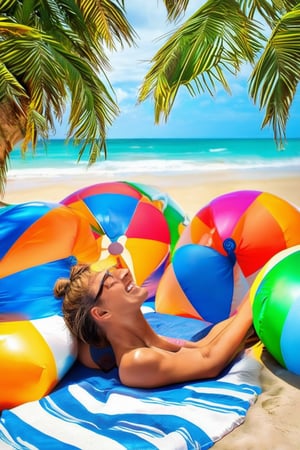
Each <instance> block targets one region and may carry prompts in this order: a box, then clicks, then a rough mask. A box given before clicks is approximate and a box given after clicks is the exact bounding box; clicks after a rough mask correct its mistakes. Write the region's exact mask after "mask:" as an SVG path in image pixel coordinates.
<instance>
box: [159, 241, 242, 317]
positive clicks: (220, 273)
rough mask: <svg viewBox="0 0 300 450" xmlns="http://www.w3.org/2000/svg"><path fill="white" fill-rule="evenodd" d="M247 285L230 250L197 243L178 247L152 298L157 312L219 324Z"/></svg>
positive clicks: (234, 306)
mask: <svg viewBox="0 0 300 450" xmlns="http://www.w3.org/2000/svg"><path fill="white" fill-rule="evenodd" d="M247 290H248V284H247V282H246V280H245V279H244V277H243V276H242V274H241V272H240V269H239V267H238V265H237V264H236V263H235V256H234V253H233V252H232V251H229V252H228V254H227V255H226V256H225V255H222V254H221V253H219V252H218V251H217V250H215V249H213V248H210V247H206V246H203V245H198V244H187V245H184V246H182V247H180V248H178V249H177V250H176V251H175V252H174V255H173V259H172V263H171V264H170V265H169V266H168V267H167V268H166V270H165V272H164V274H163V276H162V278H161V280H160V283H159V285H158V289H157V292H156V297H155V309H156V311H157V312H160V313H165V314H173V315H176V316H184V317H193V318H196V319H202V320H205V321H207V322H211V323H218V322H220V321H221V320H224V319H226V318H227V317H229V316H230V315H232V314H233V313H234V312H235V311H236V307H237V306H238V304H239V303H240V298H243V296H244V295H245V294H246V292H247Z"/></svg>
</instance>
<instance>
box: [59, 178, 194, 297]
mask: <svg viewBox="0 0 300 450" xmlns="http://www.w3.org/2000/svg"><path fill="white" fill-rule="evenodd" d="M62 203H63V204H65V205H68V206H69V207H70V208H72V209H73V210H74V211H76V212H77V213H78V214H80V215H82V216H83V217H85V218H86V219H87V220H88V221H89V223H90V225H91V227H92V230H93V233H94V236H95V239H96V241H97V244H98V250H99V258H98V261H99V265H98V267H105V266H109V265H117V266H119V267H128V268H129V269H130V270H131V272H132V274H133V276H134V279H135V282H136V283H137V284H138V285H141V286H142V285H143V286H145V287H146V288H147V289H148V298H153V296H154V295H155V292H156V289H157V284H158V281H159V280H160V278H161V276H162V274H163V272H164V270H165V267H166V266H167V265H168V263H169V261H170V257H171V251H172V248H173V247H174V246H175V244H176V242H177V241H178V238H179V236H180V234H181V231H182V229H183V228H184V227H185V221H186V217H185V215H184V214H183V213H182V212H181V210H180V208H179V207H177V205H176V204H175V202H173V201H172V200H171V199H170V197H169V196H167V195H166V194H162V193H160V192H159V191H158V190H156V189H155V188H151V187H149V186H146V185H143V184H134V183H127V182H124V181H120V182H107V183H98V184H95V185H92V186H88V187H85V188H83V189H80V190H79V191H76V192H74V193H73V194H71V195H70V196H68V197H67V198H65V199H64V200H62Z"/></svg>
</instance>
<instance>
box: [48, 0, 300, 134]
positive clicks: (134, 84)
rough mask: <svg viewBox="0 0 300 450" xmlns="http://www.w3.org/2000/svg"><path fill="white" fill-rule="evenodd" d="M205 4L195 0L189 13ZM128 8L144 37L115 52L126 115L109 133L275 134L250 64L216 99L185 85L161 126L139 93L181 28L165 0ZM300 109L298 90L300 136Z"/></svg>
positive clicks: (131, 2)
mask: <svg viewBox="0 0 300 450" xmlns="http://www.w3.org/2000/svg"><path fill="white" fill-rule="evenodd" d="M202 3H203V1H200V0H190V2H189V7H188V10H187V12H186V16H185V17H186V18H187V17H189V16H190V15H191V14H192V13H193V12H194V11H195V10H197V9H198V8H199V6H200V5H201V4H202ZM126 13H127V17H128V20H129V22H130V23H131V25H132V26H133V27H134V29H135V31H136V32H137V34H138V36H139V38H138V39H137V47H132V48H130V47H129V48H128V47H125V49H124V50H122V51H118V52H115V53H109V58H110V63H111V66H112V70H111V71H110V72H109V73H108V77H109V79H110V81H111V83H112V85H113V87H114V90H115V94H116V97H117V100H118V103H119V107H120V115H119V116H118V117H117V119H115V121H114V122H113V124H112V126H111V127H110V128H109V129H108V136H107V137H108V138H268V137H270V138H272V137H273V132H272V129H271V128H270V127H268V128H265V129H263V130H262V129H261V123H262V120H263V115H264V114H263V111H259V108H258V106H256V105H254V104H253V102H252V100H251V99H250V98H249V96H248V91H247V89H248V87H247V80H248V77H249V74H250V68H249V67H248V68H247V67H245V68H244V69H243V70H242V72H241V73H240V74H239V76H238V77H237V78H232V79H231V80H230V87H231V91H232V92H231V95H229V94H228V93H226V92H225V91H224V90H223V88H221V87H220V88H218V90H217V92H216V95H215V97H214V98H212V97H211V96H210V95H209V94H202V95H198V96H196V97H192V96H191V95H190V94H189V93H188V91H187V90H186V88H184V87H182V88H181V89H180V90H179V93H178V94H177V98H176V100H175V103H174V105H173V109H172V111H171V113H170V115H169V118H168V120H167V122H164V121H163V122H161V123H160V124H159V125H155V124H154V108H153V101H152V100H151V99H147V100H146V101H145V102H143V103H141V104H137V94H138V90H139V87H140V86H141V83H142V80H143V78H144V76H145V74H146V73H147V70H148V69H149V67H150V64H149V61H150V60H151V58H152V57H153V56H154V54H155V52H156V51H157V50H158V49H159V48H160V47H161V46H162V45H163V43H164V42H165V39H166V38H164V36H165V35H166V33H167V32H169V31H172V30H175V28H176V27H177V26H178V24H174V23H171V24H170V23H168V21H167V14H166V10H165V7H164V2H163V1H162V0H147V1H142V0H127V1H126ZM182 20H184V17H183V19H182ZM297 111H298V112H297ZM299 111H300V95H297V96H296V98H295V100H294V105H293V107H292V109H291V114H290V120H289V123H288V127H287V137H288V138H295V137H300V131H299V130H300V127H299V123H300V112H299ZM65 127H66V124H65V123H64V124H63V125H62V126H60V127H59V126H58V128H57V132H56V137H57V138H61V137H64V135H65Z"/></svg>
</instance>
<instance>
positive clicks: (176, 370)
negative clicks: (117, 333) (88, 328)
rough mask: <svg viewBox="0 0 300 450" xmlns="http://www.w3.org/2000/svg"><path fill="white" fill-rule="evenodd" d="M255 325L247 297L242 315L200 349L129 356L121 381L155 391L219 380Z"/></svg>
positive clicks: (212, 334) (122, 367)
mask: <svg viewBox="0 0 300 450" xmlns="http://www.w3.org/2000/svg"><path fill="white" fill-rule="evenodd" d="M251 325H252V310H251V305H250V302H249V300H248V297H247V298H246V299H245V301H244V302H243V304H242V305H241V307H240V309H239V311H238V313H237V314H236V315H235V316H233V317H231V318H229V319H226V320H224V321H223V322H220V323H219V324H217V325H216V326H215V327H214V328H212V330H211V331H210V332H209V333H208V335H207V336H206V337H205V338H203V339H202V340H200V341H198V343H197V347H193V348H186V347H183V348H181V349H180V350H178V351H177V352H170V351H166V350H163V349H159V348H156V347H150V348H148V347H143V348H140V349H135V350H132V351H130V352H128V353H126V354H125V355H123V357H122V358H121V361H120V364H119V376H120V379H121V381H122V383H123V384H125V385H127V386H132V387H141V388H153V387H159V386H164V385H167V384H173V383H181V382H185V381H191V380H196V379H202V378H213V377H216V376H217V375H218V374H219V373H220V372H221V371H222V370H223V369H224V368H225V367H226V366H227V365H228V364H229V362H230V361H231V360H232V359H233V358H234V357H235V356H236V354H237V353H238V352H239V351H240V350H241V348H242V344H243V341H244V339H245V337H246V336H247V333H248V330H249V328H250V327H251Z"/></svg>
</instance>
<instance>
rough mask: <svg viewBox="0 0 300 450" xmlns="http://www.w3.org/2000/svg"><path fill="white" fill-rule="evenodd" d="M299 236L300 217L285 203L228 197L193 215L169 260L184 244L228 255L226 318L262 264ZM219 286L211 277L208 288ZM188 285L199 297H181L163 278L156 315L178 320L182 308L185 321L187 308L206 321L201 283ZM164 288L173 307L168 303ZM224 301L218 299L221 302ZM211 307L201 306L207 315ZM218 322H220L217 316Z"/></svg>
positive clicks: (265, 196) (263, 196) (257, 195)
mask: <svg viewBox="0 0 300 450" xmlns="http://www.w3.org/2000/svg"><path fill="white" fill-rule="evenodd" d="M299 230H300V212H299V210H298V209H297V208H296V207H294V206H293V205H291V204H290V203H288V202H287V201H285V200H283V199H281V198H279V197H277V196H275V195H272V194H269V193H266V192H260V191H252V190H245V191H236V192H231V193H228V194H224V195H221V196H219V197H217V198H215V199H214V200H212V201H211V202H210V203H209V204H207V205H206V206H204V207H203V208H201V209H200V210H199V211H198V212H197V214H196V215H195V216H194V217H193V218H192V220H191V222H190V224H189V225H188V226H187V227H186V228H185V229H184V230H183V232H182V234H181V236H180V238H179V240H178V242H177V245H176V247H175V252H174V255H173V259H174V258H175V256H176V253H177V251H178V250H179V249H181V248H183V247H185V246H187V245H190V244H193V245H200V246H207V247H211V248H213V249H215V250H216V251H218V252H219V253H220V254H221V255H224V256H226V255H229V254H231V258H234V259H235V265H234V268H233V283H234V286H233V287H232V292H233V298H232V302H231V303H230V304H229V305H227V304H226V309H227V311H229V314H230V315H231V314H232V313H233V312H234V311H235V310H236V306H237V305H238V304H239V303H240V302H241V300H242V298H243V297H244V295H245V292H246V291H247V290H248V289H249V287H250V286H251V284H252V282H253V280H254V279H255V277H256V275H257V273H258V272H259V270H260V269H261V268H262V267H263V266H264V264H266V263H267V261H269V260H270V258H272V256H274V255H276V254H277V253H278V252H280V251H282V250H284V249H286V248H289V247H291V246H293V245H297V244H300V233H299ZM184 263H186V262H184V261H183V262H182V263H181V264H184ZM169 271H170V270H169ZM220 282H221V280H220V279H219V277H218V276H217V274H215V278H214V281H212V283H220ZM193 283H194V285H195V288H194V292H199V295H198V297H197V296H196V295H195V296H192V297H191V295H190V294H185V297H184V295H183V294H182V292H184V290H183V289H182V288H181V283H180V282H178V280H177V281H176V282H175V281H174V279H172V280H171V279H170V277H169V276H167V275H166V276H164V278H163V279H162V280H161V282H160V285H159V296H157V298H156V304H157V310H158V312H162V313H163V312H164V313H168V314H178V308H180V309H181V310H182V309H183V308H184V310H185V312H186V314H188V315H190V314H191V312H192V308H193V309H194V310H195V311H196V312H197V314H195V313H194V317H198V318H199V317H200V318H201V317H203V318H205V319H206V320H208V319H207V316H208V314H207V313H206V310H205V304H204V303H203V299H202V298H201V292H202V289H203V287H202V282H200V281H199V282H198V281H197V279H195V280H194V282H193ZM170 284H172V289H173V298H174V301H170V299H169V298H168V295H169V291H170ZM175 286H176V287H177V288H175ZM179 298H180V299H181V300H180V306H179V305H178V301H179V300H178V299H179ZM227 301H228V300H227V299H226V300H225V299H224V302H226V303H227ZM212 306H213V305H207V309H208V310H210V309H211V308H212ZM219 317H220V316H219V314H218V313H217V312H216V315H215V317H212V318H211V319H210V320H212V321H213V322H215V321H216V320H218V318H219ZM222 318H226V317H224V316H223V315H222Z"/></svg>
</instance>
